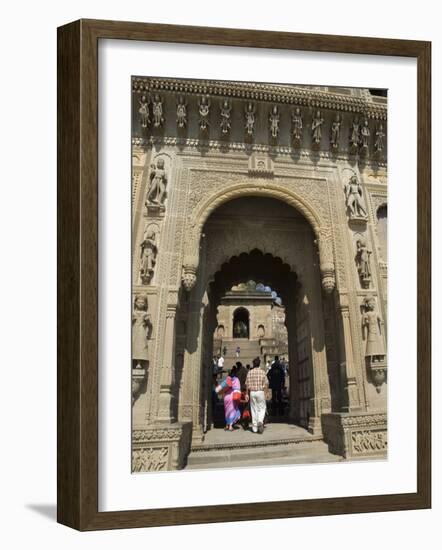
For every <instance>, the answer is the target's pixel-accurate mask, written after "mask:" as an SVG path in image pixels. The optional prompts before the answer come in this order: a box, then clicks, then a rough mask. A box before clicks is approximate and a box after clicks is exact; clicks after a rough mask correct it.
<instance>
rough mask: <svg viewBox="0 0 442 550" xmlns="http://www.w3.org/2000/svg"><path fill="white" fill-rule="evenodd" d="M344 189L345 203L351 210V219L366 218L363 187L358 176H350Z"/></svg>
mask: <svg viewBox="0 0 442 550" xmlns="http://www.w3.org/2000/svg"><path fill="white" fill-rule="evenodd" d="M344 191H345V204H346V206H347V208H348V210H349V212H350V219H354V218H366V217H367V210H366V208H365V204H364V199H363V196H362V188H361V185H360V183H359V181H358V178H357V177H356V176H352V177H351V178H350V181H349V182H348V183H347V185H346V186H345V190H344Z"/></svg>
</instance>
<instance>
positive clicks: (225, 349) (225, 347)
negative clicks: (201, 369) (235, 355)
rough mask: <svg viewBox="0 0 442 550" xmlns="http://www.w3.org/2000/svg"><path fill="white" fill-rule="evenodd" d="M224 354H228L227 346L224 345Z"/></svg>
mask: <svg viewBox="0 0 442 550" xmlns="http://www.w3.org/2000/svg"><path fill="white" fill-rule="evenodd" d="M223 355H227V346H224V347H223Z"/></svg>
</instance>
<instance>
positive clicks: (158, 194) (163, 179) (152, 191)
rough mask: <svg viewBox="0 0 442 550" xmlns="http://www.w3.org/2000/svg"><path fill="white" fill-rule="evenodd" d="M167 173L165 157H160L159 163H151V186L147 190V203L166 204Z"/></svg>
mask: <svg viewBox="0 0 442 550" xmlns="http://www.w3.org/2000/svg"><path fill="white" fill-rule="evenodd" d="M166 186H167V174H166V170H165V169H164V159H162V158H159V159H158V161H157V165H156V166H155V164H152V165H151V172H150V187H149V191H148V192H147V198H146V205H147V204H158V205H164V201H165V199H166Z"/></svg>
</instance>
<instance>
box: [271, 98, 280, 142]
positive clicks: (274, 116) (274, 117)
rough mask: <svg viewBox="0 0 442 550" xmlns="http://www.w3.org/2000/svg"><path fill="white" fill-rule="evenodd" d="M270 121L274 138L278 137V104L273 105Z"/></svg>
mask: <svg viewBox="0 0 442 550" xmlns="http://www.w3.org/2000/svg"><path fill="white" fill-rule="evenodd" d="M269 122H270V133H271V135H272V138H274V139H276V138H277V137H278V134H279V111H278V106H277V105H273V107H272V110H271V111H270V114H269Z"/></svg>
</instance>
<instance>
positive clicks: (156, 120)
mask: <svg viewBox="0 0 442 550" xmlns="http://www.w3.org/2000/svg"><path fill="white" fill-rule="evenodd" d="M152 113H153V125H154V127H155V128H159V127H160V126H162V125H163V122H164V117H163V101H162V99H161V97H160V96H159V95H158V94H155V96H154V98H153V100H152Z"/></svg>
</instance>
